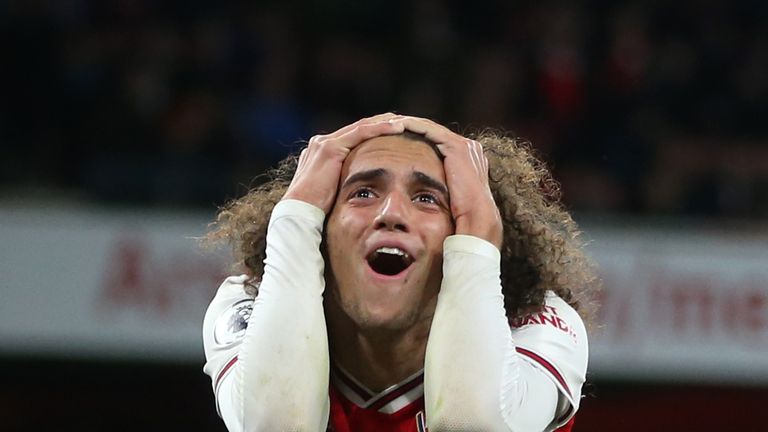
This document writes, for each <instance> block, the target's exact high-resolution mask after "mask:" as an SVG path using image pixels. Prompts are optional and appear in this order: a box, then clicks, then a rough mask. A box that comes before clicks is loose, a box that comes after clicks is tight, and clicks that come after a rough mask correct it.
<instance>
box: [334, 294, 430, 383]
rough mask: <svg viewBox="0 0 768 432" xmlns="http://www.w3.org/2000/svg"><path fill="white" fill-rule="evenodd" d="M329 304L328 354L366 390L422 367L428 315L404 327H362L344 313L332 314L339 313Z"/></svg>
mask: <svg viewBox="0 0 768 432" xmlns="http://www.w3.org/2000/svg"><path fill="white" fill-rule="evenodd" d="M330 303H335V302H330ZM328 306H329V307H330V309H331V310H332V311H333V312H331V313H327V314H326V315H327V321H328V336H329V342H330V346H331V357H332V359H333V361H334V362H336V364H338V365H339V366H341V367H342V368H343V369H344V370H346V371H347V372H349V373H350V374H351V375H352V376H353V377H355V379H357V380H358V381H359V382H360V383H362V384H363V385H365V386H366V387H367V388H368V389H369V390H371V391H374V392H380V391H383V390H385V389H387V388H389V387H391V386H393V385H395V384H397V383H400V382H402V381H403V380H405V379H406V378H408V377H409V376H411V375H413V374H414V373H416V372H418V371H419V370H421V369H423V368H424V354H425V352H426V347H427V337H428V335H429V327H430V325H431V323H432V316H431V315H430V316H427V317H420V318H419V319H418V320H417V321H416V322H415V323H414V324H413V325H411V326H410V327H408V328H405V329H397V330H391V329H367V328H366V329H361V328H360V327H359V326H357V325H356V324H355V323H354V322H353V321H352V320H351V319H350V318H349V317H348V316H347V315H346V314H343V313H334V312H342V311H341V310H340V308H339V307H338V306H337V305H333V306H332V305H328ZM327 310H328V308H327ZM328 312H330V311H328Z"/></svg>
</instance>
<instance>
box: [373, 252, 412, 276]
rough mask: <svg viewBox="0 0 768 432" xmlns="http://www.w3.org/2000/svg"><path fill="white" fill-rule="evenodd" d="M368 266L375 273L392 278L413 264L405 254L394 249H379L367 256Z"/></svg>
mask: <svg viewBox="0 0 768 432" xmlns="http://www.w3.org/2000/svg"><path fill="white" fill-rule="evenodd" d="M367 260H368V265H369V266H371V269H372V270H373V271H375V272H376V273H379V274H383V275H387V276H394V275H396V274H399V273H401V272H402V271H403V270H405V269H407V268H408V267H409V266H410V265H411V264H413V258H411V256H410V255H408V253H407V252H405V251H404V250H402V249H400V248H396V247H380V248H378V249H376V250H375V251H373V252H372V253H371V254H370V255H368V258H367Z"/></svg>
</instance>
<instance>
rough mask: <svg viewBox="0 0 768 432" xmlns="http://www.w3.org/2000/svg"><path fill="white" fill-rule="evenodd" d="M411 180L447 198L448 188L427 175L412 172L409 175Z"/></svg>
mask: <svg viewBox="0 0 768 432" xmlns="http://www.w3.org/2000/svg"><path fill="white" fill-rule="evenodd" d="M411 179H412V180H414V181H415V182H416V183H421V184H422V185H424V186H426V187H428V188H432V189H435V190H436V191H438V192H440V193H441V194H443V195H445V196H448V188H447V187H446V186H445V185H444V184H443V182H441V181H439V180H437V179H435V178H433V177H431V176H429V175H427V174H424V173H423V172H421V171H414V172H413V173H411Z"/></svg>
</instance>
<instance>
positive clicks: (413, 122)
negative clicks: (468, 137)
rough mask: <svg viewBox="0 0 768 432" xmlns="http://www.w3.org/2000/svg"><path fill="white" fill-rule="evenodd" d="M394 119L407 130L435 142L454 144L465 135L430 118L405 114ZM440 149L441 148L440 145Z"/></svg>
mask: <svg viewBox="0 0 768 432" xmlns="http://www.w3.org/2000/svg"><path fill="white" fill-rule="evenodd" d="M393 121H394V122H395V123H402V124H403V126H404V127H405V129H406V130H409V131H411V132H415V133H417V134H421V135H424V137H425V138H427V139H428V140H430V141H433V142H434V143H435V144H452V143H453V142H455V141H456V140H457V139H463V137H461V136H460V135H457V134H455V133H453V132H452V131H451V130H450V129H448V128H446V127H445V126H442V125H439V124H437V123H434V122H432V121H430V120H426V119H421V118H418V117H409V116H405V117H402V118H398V119H394V120H393ZM438 150H440V147H439V146H438ZM440 151H441V153H443V155H445V153H444V152H443V151H442V150H440Z"/></svg>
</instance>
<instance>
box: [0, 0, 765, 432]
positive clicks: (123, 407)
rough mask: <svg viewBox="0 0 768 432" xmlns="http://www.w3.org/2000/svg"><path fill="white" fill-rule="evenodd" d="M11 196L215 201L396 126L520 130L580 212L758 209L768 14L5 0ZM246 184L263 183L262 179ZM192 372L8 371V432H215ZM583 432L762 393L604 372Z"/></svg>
mask: <svg viewBox="0 0 768 432" xmlns="http://www.w3.org/2000/svg"><path fill="white" fill-rule="evenodd" d="M0 46H2V55H3V62H2V66H1V67H0V145H1V147H0V149H1V151H2V157H0V197H2V198H11V199H17V198H24V199H27V198H29V199H48V198H55V199H59V198H61V197H66V198H67V199H73V200H78V201H84V202H92V203H97V204H99V205H103V206H113V205H119V206H125V205H130V206H136V207H146V208H148V207H153V208H154V207H159V208H170V207H173V208H189V209H195V210H200V209H204V210H209V211H211V212H213V210H214V209H215V207H216V206H218V205H221V204H223V203H225V202H226V201H227V200H228V199H231V198H234V197H236V196H238V195H239V194H242V193H243V192H244V191H245V190H246V187H247V185H251V184H253V183H254V178H255V177H256V176H257V174H259V173H260V172H262V171H263V170H264V169H265V168H266V167H268V166H270V165H273V164H274V163H275V162H276V161H278V160H279V159H281V158H282V157H284V156H285V155H286V154H287V153H288V152H289V151H291V150H294V149H295V148H296V147H297V143H298V142H299V141H300V140H302V139H304V140H306V139H308V138H309V137H310V136H311V135H312V134H314V133H320V132H330V131H332V130H334V129H336V128H338V127H339V126H341V125H343V124H346V123H348V122H350V121H353V120H356V119H358V118H360V117H362V116H367V115H371V114H375V113H379V112H383V111H397V112H403V113H408V114H414V115H419V116H424V117H430V118H433V119H435V120H438V121H440V122H442V123H445V124H448V125H451V126H452V127H453V128H454V129H456V130H458V131H461V132H471V131H477V130H479V129H480V128H483V127H494V128H498V129H502V130H504V131H508V132H510V133H512V134H514V135H519V136H523V137H526V138H528V139H530V140H531V141H532V142H533V144H534V146H535V148H536V149H537V150H538V151H539V152H540V154H541V155H542V157H543V158H544V159H545V160H547V162H548V163H549V165H550V166H551V167H552V169H553V171H554V173H555V176H556V178H557V179H558V180H560V181H561V182H562V187H563V192H564V200H565V202H566V204H567V205H568V207H569V208H570V209H572V210H573V211H574V212H575V214H576V215H577V219H578V216H580V215H590V214H591V215H594V214H597V215H600V214H610V215H614V216H615V215H618V216H626V217H628V218H659V217H681V216H684V217H694V218H699V219H702V220H706V221H710V222H712V223H715V224H717V223H720V222H726V221H733V220H736V221H742V222H746V223H754V224H760V223H762V222H764V221H765V218H766V216H768V146H766V138H768V122H767V121H766V118H767V117H768V2H764V1H724V0H717V1H714V0H709V1H707V0H705V1H677V2H643V1H538V2H527V1H526V2H511V1H509V2H507V1H499V2H490V1H475V2H471V3H470V2H458V1H440V0H416V1H387V2H384V1H367V2H353V1H320V0H317V1H309V0H306V1H299V2H287V1H283V2H271V1H257V2H246V1H239V2H204V1H199V0H192V1H180V0H176V1H163V2H153V1H149V0H120V1H95V0H94V1H92V0H76V1H75V0H73V1H55V0H50V1H45V0H33V1H23V0H17V1H13V0H10V1H4V2H0ZM256 181H258V180H256ZM201 369H202V364H170V363H127V362H107V361H86V360H83V359H73V360H62V359H54V358H45V357H33V358H22V357H18V356H14V355H4V356H0V382H2V385H0V430H14V431H15V430H53V429H69V428H70V427H74V429H73V430H103V429H107V430H137V429H139V430H221V429H222V424H221V423H220V421H219V420H218V419H217V417H216V414H215V409H214V404H213V401H212V394H211V389H210V384H209V380H208V378H207V377H206V376H204V375H203V374H202V371H201ZM586 394H587V397H586V399H585V400H584V402H583V404H582V410H581V411H580V413H579V414H578V416H577V423H576V425H577V426H576V428H575V430H576V431H582V432H583V431H603V430H605V431H608V430H673V429H676V430H698V431H719V430H745V431H749V430H755V431H757V430H764V429H761V426H762V422H760V421H758V420H759V419H760V418H762V417H763V415H762V412H761V409H762V410H764V408H762V406H763V405H764V404H765V403H766V402H768V389H766V388H765V387H757V386H755V387H749V388H744V387H733V386H713V385H711V384H710V385H703V384H702V385H697V384H695V383H693V384H691V383H688V384H685V385H683V384H676V383H670V382H627V381H623V382H607V381H606V382H602V381H600V380H593V383H592V385H591V387H590V388H589V389H588V392H586Z"/></svg>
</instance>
